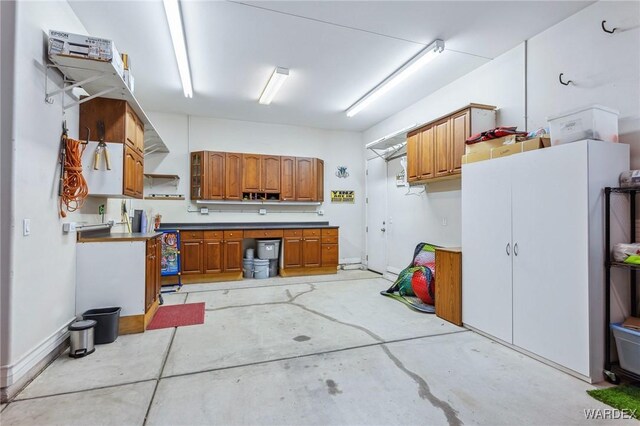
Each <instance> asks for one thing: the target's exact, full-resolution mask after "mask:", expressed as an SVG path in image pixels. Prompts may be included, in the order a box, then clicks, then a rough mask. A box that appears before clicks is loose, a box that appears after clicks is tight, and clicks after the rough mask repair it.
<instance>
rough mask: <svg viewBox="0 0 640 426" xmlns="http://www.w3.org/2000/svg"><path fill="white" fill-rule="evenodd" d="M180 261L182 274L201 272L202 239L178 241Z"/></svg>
mask: <svg viewBox="0 0 640 426" xmlns="http://www.w3.org/2000/svg"><path fill="white" fill-rule="evenodd" d="M180 261H181V263H182V275H194V274H202V272H203V262H202V241H195V240H194V241H185V240H182V242H181V243H180Z"/></svg>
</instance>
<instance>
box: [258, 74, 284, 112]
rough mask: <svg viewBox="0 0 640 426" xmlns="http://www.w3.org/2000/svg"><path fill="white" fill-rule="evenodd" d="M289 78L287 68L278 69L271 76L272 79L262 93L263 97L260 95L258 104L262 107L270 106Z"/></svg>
mask: <svg viewBox="0 0 640 426" xmlns="http://www.w3.org/2000/svg"><path fill="white" fill-rule="evenodd" d="M287 77H289V70H288V69H287V68H282V67H277V68H276V69H275V70H274V71H273V74H271V77H270V78H269V81H268V82H267V85H266V86H265V88H264V90H263V91H262V95H260V99H259V100H258V102H260V103H261V104H262V105H269V104H270V103H271V101H272V100H273V98H274V97H275V96H276V94H277V93H278V90H280V88H281V87H282V85H283V84H284V81H285V80H286V79H287Z"/></svg>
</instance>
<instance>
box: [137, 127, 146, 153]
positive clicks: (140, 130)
mask: <svg viewBox="0 0 640 426" xmlns="http://www.w3.org/2000/svg"><path fill="white" fill-rule="evenodd" d="M136 150H137V151H138V153H139V154H140V155H144V123H143V122H142V121H140V120H137V121H136Z"/></svg>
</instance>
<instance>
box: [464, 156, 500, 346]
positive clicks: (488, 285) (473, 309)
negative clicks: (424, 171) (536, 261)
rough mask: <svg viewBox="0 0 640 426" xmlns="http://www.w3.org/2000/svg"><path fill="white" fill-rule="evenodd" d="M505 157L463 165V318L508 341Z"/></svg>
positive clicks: (482, 329) (479, 328)
mask: <svg viewBox="0 0 640 426" xmlns="http://www.w3.org/2000/svg"><path fill="white" fill-rule="evenodd" d="M508 160H509V158H498V159H495V160H489V161H481V162H478V163H472V164H467V165H464V166H463V168H462V294H463V297H462V322H463V323H465V324H467V325H469V326H471V327H474V328H476V329H478V330H480V331H483V332H485V333H487V334H490V335H492V336H494V337H497V338H498V339H500V340H503V341H505V342H508V343H511V342H512V323H511V321H512V300H511V290H512V288H511V280H512V277H511V269H512V267H511V255H512V253H513V251H512V245H511V183H510V167H509V161H508Z"/></svg>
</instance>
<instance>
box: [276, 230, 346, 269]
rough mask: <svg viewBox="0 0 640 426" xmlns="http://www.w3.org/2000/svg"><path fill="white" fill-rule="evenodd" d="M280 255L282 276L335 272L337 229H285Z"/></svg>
mask: <svg viewBox="0 0 640 426" xmlns="http://www.w3.org/2000/svg"><path fill="white" fill-rule="evenodd" d="M282 255H283V261H282V266H283V271H282V275H284V276H287V275H302V274H303V272H304V273H309V274H313V273H314V270H315V271H317V272H316V273H330V272H331V271H337V267H338V262H339V251H338V228H322V229H287V230H285V231H284V237H283V250H282Z"/></svg>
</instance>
